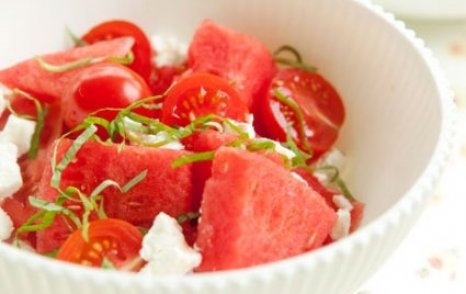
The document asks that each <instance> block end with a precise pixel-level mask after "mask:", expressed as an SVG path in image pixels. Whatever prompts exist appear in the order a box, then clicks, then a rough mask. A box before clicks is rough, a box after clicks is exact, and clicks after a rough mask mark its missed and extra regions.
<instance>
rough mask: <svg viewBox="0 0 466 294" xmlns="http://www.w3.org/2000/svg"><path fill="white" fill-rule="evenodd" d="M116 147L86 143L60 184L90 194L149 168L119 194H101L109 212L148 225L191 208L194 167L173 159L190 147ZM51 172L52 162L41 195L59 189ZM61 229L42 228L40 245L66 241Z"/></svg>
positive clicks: (44, 248) (49, 196)
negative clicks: (52, 182) (159, 216)
mask: <svg viewBox="0 0 466 294" xmlns="http://www.w3.org/2000/svg"><path fill="white" fill-rule="evenodd" d="M72 143H73V141H72V140H68V139H65V140H63V141H62V142H61V143H60V146H59V148H58V153H57V158H58V161H57V162H59V160H60V159H61V158H62V157H63V156H64V154H65V152H66V151H67V150H68V148H69V147H70V146H71V144H72ZM117 148H118V147H117V146H116V145H115V146H104V145H101V144H99V143H97V142H87V143H85V144H84V145H83V146H82V148H81V149H80V150H79V152H78V154H77V155H76V158H75V160H73V162H72V163H71V164H70V165H68V167H67V168H66V169H65V170H64V172H63V174H62V178H61V181H60V186H61V188H62V189H64V188H66V187H68V186H75V187H78V188H79V189H80V190H81V191H82V192H83V193H86V194H87V195H89V194H90V193H91V192H92V191H93V190H94V188H95V187H97V186H98V185H99V184H100V183H101V182H103V181H105V180H108V179H111V180H114V181H116V182H117V183H119V184H120V185H121V186H124V185H125V184H126V183H128V182H129V181H130V180H131V179H133V178H134V177H135V176H137V175H138V174H140V173H141V172H142V171H144V170H146V169H147V176H146V177H145V178H144V179H143V180H142V181H141V182H140V183H139V184H137V185H136V186H134V187H133V188H132V189H130V190H129V191H128V192H127V193H121V192H120V191H118V190H117V189H116V188H113V187H110V188H108V189H106V190H105V191H104V192H103V193H102V194H103V196H104V208H105V212H106V213H107V215H108V217H112V218H118V219H122V220H125V221H128V222H129V223H131V224H133V225H136V226H142V227H146V228H148V227H150V226H151V225H152V222H153V220H154V217H155V216H156V215H157V214H158V213H159V212H161V211H163V212H165V213H167V214H169V215H171V216H173V217H177V216H179V215H181V214H183V213H186V212H190V211H193V207H192V203H193V200H192V181H191V179H192V167H191V165H185V166H182V167H180V168H177V169H173V168H172V167H171V163H172V161H173V160H175V159H176V158H178V157H179V156H181V155H184V154H187V152H186V151H178V150H169V149H159V148H150V147H140V146H125V147H124V148H123V150H122V151H121V152H118V149H117ZM51 177H52V169H51V166H50V165H48V166H46V169H45V170H44V173H43V177H42V180H41V183H40V186H39V192H38V196H39V197H40V198H42V199H45V200H48V201H55V199H56V197H57V195H58V192H57V191H56V190H55V189H54V188H52V187H50V180H51ZM63 230H67V228H66V227H65V226H63V225H62V224H60V223H57V224H56V225H54V226H53V227H52V228H50V229H48V230H45V231H41V232H38V234H37V250H38V251H39V252H49V251H51V250H54V249H55V248H57V247H58V246H60V245H61V244H62V242H63V241H64V239H63V237H66V236H67V234H65V233H62V232H63ZM68 231H69V230H68ZM68 233H69V232H68ZM57 236H60V237H61V238H57Z"/></svg>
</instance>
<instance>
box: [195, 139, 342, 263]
mask: <svg viewBox="0 0 466 294" xmlns="http://www.w3.org/2000/svg"><path fill="white" fill-rule="evenodd" d="M201 212H202V217H201V219H200V222H199V226H198V238H197V240H196V245H197V246H198V248H199V250H200V252H201V253H202V257H203V258H202V264H201V265H200V266H199V268H198V269H197V270H198V271H218V270H226V269H235V268H243V267H248V266H253V265H257V264H261V263H265V262H271V261H275V260H279V259H282V258H286V257H290V256H294V255H297V254H300V253H303V252H305V251H307V250H311V249H315V248H318V247H320V246H321V245H322V243H323V241H324V240H325V238H326V237H327V236H328V234H329V233H330V231H331V229H332V227H333V225H334V223H335V221H336V215H335V213H334V211H333V210H332V209H331V208H330V207H328V205H327V204H326V203H325V201H324V200H323V199H322V197H321V196H320V195H318V194H317V193H316V192H315V191H314V190H312V189H310V188H309V187H308V186H307V185H305V184H304V183H302V182H300V181H299V180H297V179H295V178H294V177H293V176H292V175H291V173H290V172H289V171H288V170H287V169H285V168H283V167H282V166H280V165H278V164H276V163H274V162H272V161H271V160H269V159H267V158H265V157H264V156H262V155H260V154H255V153H251V152H247V151H244V150H240V149H234V148H228V147H222V148H220V149H219V150H218V151H217V153H216V156H215V158H214V160H213V166H212V177H211V178H210V179H209V180H208V181H207V183H206V187H205V190H204V195H203V200H202V206H201Z"/></svg>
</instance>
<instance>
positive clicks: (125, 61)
mask: <svg viewBox="0 0 466 294" xmlns="http://www.w3.org/2000/svg"><path fill="white" fill-rule="evenodd" d="M108 59H109V60H110V61H113V62H116V63H119V64H122V65H131V64H133V62H134V54H133V51H129V52H128V54H126V56H123V57H109V58H108Z"/></svg>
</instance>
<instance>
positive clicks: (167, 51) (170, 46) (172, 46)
mask: <svg viewBox="0 0 466 294" xmlns="http://www.w3.org/2000/svg"><path fill="white" fill-rule="evenodd" d="M151 44H152V48H154V50H155V57H154V62H155V64H156V65H157V66H181V65H183V63H185V62H186V59H187V57H186V56H187V52H188V46H186V44H184V43H182V42H180V41H179V40H178V39H176V38H175V37H162V36H159V35H154V36H152V37H151Z"/></svg>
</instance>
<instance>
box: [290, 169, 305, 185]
mask: <svg viewBox="0 0 466 294" xmlns="http://www.w3.org/2000/svg"><path fill="white" fill-rule="evenodd" d="M291 175H292V176H293V178H295V179H297V180H298V181H300V182H301V183H303V184H306V186H308V184H307V182H306V180H305V179H303V177H301V176H300V175H299V174H297V173H295V172H291Z"/></svg>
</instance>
